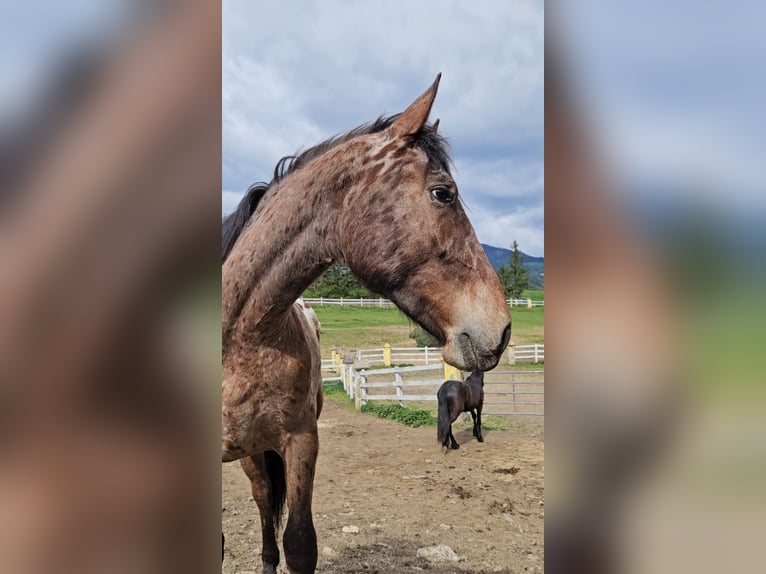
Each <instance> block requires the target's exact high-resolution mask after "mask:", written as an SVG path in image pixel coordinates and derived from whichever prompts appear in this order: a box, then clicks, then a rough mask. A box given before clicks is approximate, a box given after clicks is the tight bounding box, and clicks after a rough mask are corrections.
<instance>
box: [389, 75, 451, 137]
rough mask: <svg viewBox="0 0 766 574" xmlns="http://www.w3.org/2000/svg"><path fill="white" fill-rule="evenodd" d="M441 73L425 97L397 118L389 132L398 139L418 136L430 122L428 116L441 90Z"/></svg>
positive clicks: (424, 93) (421, 97)
mask: <svg viewBox="0 0 766 574" xmlns="http://www.w3.org/2000/svg"><path fill="white" fill-rule="evenodd" d="M441 78H442V75H441V72H440V73H439V74H437V75H436V79H435V80H434V83H433V84H431V87H430V88H428V89H427V90H426V91H425V92H423V95H421V96H420V97H419V98H418V99H417V100H415V101H414V102H412V103H411V104H410V107H408V108H407V109H406V110H404V111H403V112H402V114H401V115H400V116H399V117H398V118H396V121H394V123H393V124H391V127H390V128H388V129H389V131H390V132H391V133H392V134H393V135H394V136H396V137H402V136H408V135H412V134H416V133H418V132H419V131H420V129H421V128H422V127H423V126H424V125H425V123H426V121H427V120H428V114H429V113H431V106H432V105H433V103H434V100H435V99H436V91H437V90H438V89H439V80H441Z"/></svg>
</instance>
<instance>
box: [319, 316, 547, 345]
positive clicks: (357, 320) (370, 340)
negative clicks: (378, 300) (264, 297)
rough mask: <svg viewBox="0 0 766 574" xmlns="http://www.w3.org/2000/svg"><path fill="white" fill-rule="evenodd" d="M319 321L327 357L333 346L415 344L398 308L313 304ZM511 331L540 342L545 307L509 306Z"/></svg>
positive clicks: (517, 338) (516, 338) (523, 340)
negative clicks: (321, 305)
mask: <svg viewBox="0 0 766 574" xmlns="http://www.w3.org/2000/svg"><path fill="white" fill-rule="evenodd" d="M314 310H315V311H316V313H317V316H318V317H319V321H320V323H321V324H322V337H321V346H322V356H323V357H327V356H329V354H330V350H331V349H332V348H333V347H343V348H346V349H370V348H377V347H382V346H383V345H384V344H385V343H389V344H391V346H393V347H415V346H417V345H416V344H415V341H414V340H413V339H411V338H410V329H411V328H412V326H413V323H412V321H410V320H409V319H408V318H407V316H406V315H404V313H402V312H401V311H399V310H398V309H391V308H389V309H387V308H377V307H335V306H332V307H330V306H328V307H319V306H317V307H314ZM511 317H512V319H513V335H512V336H511V340H512V341H513V342H514V343H516V344H517V345H522V344H529V343H542V342H543V338H544V337H543V331H544V326H543V323H544V319H545V310H544V308H542V307H535V308H534V309H527V308H526V307H514V308H513V309H511Z"/></svg>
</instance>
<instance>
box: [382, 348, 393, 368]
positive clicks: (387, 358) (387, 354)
mask: <svg viewBox="0 0 766 574" xmlns="http://www.w3.org/2000/svg"><path fill="white" fill-rule="evenodd" d="M383 364H384V365H386V366H387V367H390V366H391V345H390V344H389V343H386V344H385V345H383Z"/></svg>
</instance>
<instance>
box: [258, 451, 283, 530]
mask: <svg viewBox="0 0 766 574" xmlns="http://www.w3.org/2000/svg"><path fill="white" fill-rule="evenodd" d="M263 458H264V459H265V461H266V474H267V475H268V476H269V482H271V489H270V490H271V501H270V503H271V512H272V515H273V516H274V528H275V529H276V530H277V531H279V527H280V525H281V524H282V511H283V509H284V507H285V498H286V497H287V481H286V479H285V461H283V460H282V457H281V456H279V455H278V454H277V453H276V452H274V451H273V450H267V451H266V452H264V453H263Z"/></svg>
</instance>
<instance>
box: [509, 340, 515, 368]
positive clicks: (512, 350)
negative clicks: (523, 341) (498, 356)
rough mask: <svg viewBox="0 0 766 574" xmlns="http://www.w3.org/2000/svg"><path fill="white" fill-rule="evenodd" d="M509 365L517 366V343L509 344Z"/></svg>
mask: <svg viewBox="0 0 766 574" xmlns="http://www.w3.org/2000/svg"><path fill="white" fill-rule="evenodd" d="M507 352H508V364H509V365H515V364H516V343H514V342H513V341H511V342H510V343H509V344H508V351H507Z"/></svg>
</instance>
